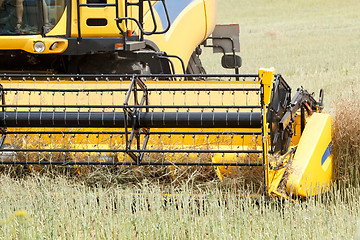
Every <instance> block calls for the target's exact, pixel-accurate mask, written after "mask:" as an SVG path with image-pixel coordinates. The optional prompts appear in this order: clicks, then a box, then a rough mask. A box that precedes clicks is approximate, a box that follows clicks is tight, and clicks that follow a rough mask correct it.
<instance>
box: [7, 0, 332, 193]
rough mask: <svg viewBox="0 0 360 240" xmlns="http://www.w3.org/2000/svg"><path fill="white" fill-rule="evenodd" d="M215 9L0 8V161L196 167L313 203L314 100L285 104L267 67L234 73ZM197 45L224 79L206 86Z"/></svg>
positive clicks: (323, 149)
mask: <svg viewBox="0 0 360 240" xmlns="http://www.w3.org/2000/svg"><path fill="white" fill-rule="evenodd" d="M216 11H217V1H216V0H182V1H178V0H157V1H155V0H0V34H1V36H0V68H1V70H0V71H1V74H0V81H1V82H0V83H1V86H0V101H1V108H0V128H1V141H0V145H1V153H0V154H1V155H0V159H1V162H0V163H1V164H3V165H26V166H34V167H35V166H40V165H69V166H70V165H72V166H82V165H91V166H95V165H118V166H126V165H129V166H130V165H131V166H132V165H138V166H147V165H160V166H169V171H174V169H175V170H176V168H178V167H181V166H184V167H186V166H203V167H205V169H206V168H207V169H209V168H215V169H216V174H217V176H218V177H219V178H220V179H222V178H224V177H239V176H243V177H245V178H246V177H250V175H254V174H256V173H260V176H261V179H262V185H263V188H262V189H263V193H264V194H265V195H272V196H284V194H285V195H291V194H293V195H298V196H309V195H316V194H319V193H322V192H325V191H327V190H328V187H329V184H330V182H331V179H332V171H333V170H332V166H333V159H332V153H331V141H332V139H331V135H332V133H331V131H332V129H331V127H332V122H331V121H332V120H331V117H330V116H329V115H328V114H325V113H322V109H323V104H322V95H323V94H322V93H321V94H320V100H319V101H317V100H315V99H314V98H313V95H311V94H309V93H308V92H307V91H306V90H304V89H303V88H299V89H297V91H296V93H295V94H294V96H293V97H292V98H291V88H290V87H289V86H288V84H287V83H286V82H285V81H284V79H283V78H282V77H281V75H275V74H274V71H273V70H271V69H260V70H259V72H258V73H257V74H254V75H251V74H248V75H244V74H239V68H240V66H241V58H240V57H239V56H237V55H236V52H239V51H240V46H239V28H238V25H216V26H215V19H216ZM202 47H211V48H213V50H214V52H215V53H216V52H219V53H222V54H223V57H222V62H221V63H222V66H223V67H225V68H232V69H234V70H235V74H231V75H221V74H212V75H210V74H206V72H205V70H204V68H203V66H202V64H201V61H200V58H199V56H200V55H201V48H202ZM249 173H250V174H249ZM279 186H282V187H281V188H282V189H285V188H284V186H286V191H285V190H284V191H280V190H279Z"/></svg>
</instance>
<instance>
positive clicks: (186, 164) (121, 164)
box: [0, 161, 263, 167]
mask: <svg viewBox="0 0 360 240" xmlns="http://www.w3.org/2000/svg"><path fill="white" fill-rule="evenodd" d="M1 164H4V165H62V166H74V165H75V166H77V165H79V166H80V165H85V166H89V165H94V166H111V165H112V166H135V165H137V166H234V167H236V166H237V167H242V166H244V167H259V166H262V165H263V164H262V163H234V162H233V163H212V162H204V163H200V162H197V163H195V162H189V163H186V162H140V163H136V162H34V161H31V162H27V161H0V165H1Z"/></svg>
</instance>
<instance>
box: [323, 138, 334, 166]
mask: <svg viewBox="0 0 360 240" xmlns="http://www.w3.org/2000/svg"><path fill="white" fill-rule="evenodd" d="M331 154H332V143H331V142H330V143H329V146H328V147H327V148H326V150H325V152H324V155H323V156H322V158H321V166H322V165H323V164H324V162H325V161H326V159H327V158H328V157H329V156H330V155H331Z"/></svg>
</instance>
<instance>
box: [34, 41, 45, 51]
mask: <svg viewBox="0 0 360 240" xmlns="http://www.w3.org/2000/svg"><path fill="white" fill-rule="evenodd" d="M34 50H35V52H37V53H42V52H43V51H45V44H44V43H43V42H36V43H34Z"/></svg>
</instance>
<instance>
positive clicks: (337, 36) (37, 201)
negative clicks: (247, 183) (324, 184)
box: [0, 0, 360, 239]
mask: <svg viewBox="0 0 360 240" xmlns="http://www.w3.org/2000/svg"><path fill="white" fill-rule="evenodd" d="M218 22H219V23H239V24H240V28H241V36H240V38H241V56H242V58H243V67H242V68H241V72H242V73H257V70H258V69H259V68H260V67H275V69H276V72H277V73H281V74H282V75H283V76H284V78H285V80H286V81H287V82H288V83H289V84H290V86H292V87H293V89H294V91H295V90H296V88H297V87H298V86H300V85H303V86H304V87H305V88H306V89H308V90H309V91H311V92H312V91H314V92H316V96H317V95H318V92H319V89H320V88H324V90H325V105H326V109H327V111H329V112H330V113H331V114H332V115H333V116H334V117H337V119H339V118H338V115H341V116H343V117H344V119H345V120H343V121H342V123H343V125H345V126H343V125H342V127H343V128H345V129H347V130H348V132H349V134H348V135H344V136H343V135H341V134H342V131H340V133H341V134H340V135H341V136H343V138H342V139H343V140H344V139H345V140H344V141H345V142H347V144H349V149H350V148H351V147H354V148H355V153H356V154H358V153H359V150H358V149H359V145H357V146H356V144H358V143H359V141H358V140H357V142H356V141H355V143H356V144H355V146H354V144H353V143H352V142H349V141H350V140H349V141H347V139H348V138H351V136H352V135H355V136H358V135H360V132H359V131H360V129H359V124H358V121H357V120H359V114H358V113H359V97H358V95H359V93H360V88H359V79H360V77H359V75H360V50H359V49H360V1H359V0H349V1H340V0H338V1H335V0H302V1H298V0H290V1H285V0H254V1H245V0H244V1H242V0H219V16H218ZM210 56H211V54H210V52H208V51H206V52H205V53H204V58H205V59H206V60H204V63H205V65H206V66H207V69H208V72H211V73H219V72H228V71H226V70H223V69H221V68H220V67H218V66H219V64H220V58H219V59H217V58H213V57H210ZM349 106H353V108H351V107H350V108H349ZM354 106H355V107H354ZM339 109H340V110H339ZM339 113H340V114H339ZM348 113H349V115H348ZM347 116H350V117H348V118H347ZM346 119H347V120H346ZM354 122H355V124H353V123H354ZM337 124H338V123H337ZM351 124H353V125H351ZM349 126H350V127H349ZM357 133H359V134H357ZM346 151H347V154H348V155H344V156H345V157H350V156H349V155H351V156H353V155H354V154H352V152H351V151H350V152H349V151H348V148H346ZM344 154H345V153H344ZM346 159H347V158H346ZM346 159H342V160H344V161H345V160H346ZM355 160H359V158H358V157H357V158H356V157H355ZM351 166H352V168H353V169H356V168H354V165H351ZM355 166H357V165H356V164H355ZM346 170H347V169H346V168H345V171H346ZM113 177H114V176H113V175H106V176H104V177H103V179H102V180H101V185H98V186H97V187H94V184H87V183H86V182H84V181H80V180H69V179H67V178H66V177H56V178H52V177H48V176H43V175H41V176H36V175H35V176H31V177H27V178H20V179H14V178H11V177H9V176H7V174H6V172H2V175H1V176H0V195H1V197H0V239H351V238H354V237H355V234H356V231H357V229H358V220H359V219H360V218H359V217H360V199H359V196H360V189H359V187H356V186H357V184H351V185H349V184H348V185H347V187H346V188H343V187H339V188H336V187H335V188H334V190H333V191H331V192H330V193H329V194H326V195H324V196H321V197H319V198H312V199H308V200H305V201H296V202H294V203H292V202H285V203H281V202H278V201H270V202H269V201H267V202H264V201H263V200H262V199H252V198H239V197H237V194H238V192H239V189H238V188H237V186H236V184H232V183H231V182H230V183H228V184H227V185H226V186H225V185H224V184H221V183H219V182H211V183H209V184H203V185H201V186H199V185H192V184H185V185H176V186H167V187H164V186H162V185H159V184H156V183H153V182H142V183H139V184H135V185H115V184H112V183H113V182H114V179H113ZM190 183H191V181H190ZM337 184H339V185H341V184H342V182H341V181H340V182H338V183H337ZM164 192H166V193H172V195H171V196H168V197H167V198H165V199H164V197H163V195H162V193H164ZM192 193H196V194H197V195H191V194H192ZM358 237H360V235H358ZM357 239H360V238H357Z"/></svg>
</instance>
